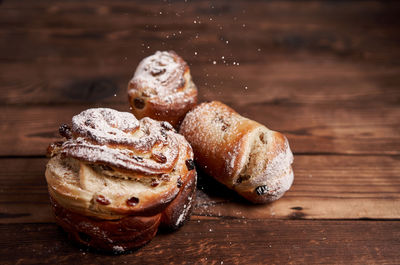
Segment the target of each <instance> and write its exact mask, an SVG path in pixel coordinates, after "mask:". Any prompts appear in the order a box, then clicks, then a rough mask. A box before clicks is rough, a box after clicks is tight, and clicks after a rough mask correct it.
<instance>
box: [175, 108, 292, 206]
mask: <svg viewBox="0 0 400 265" xmlns="http://www.w3.org/2000/svg"><path fill="white" fill-rule="evenodd" d="M180 133H181V134H182V135H183V136H185V138H186V139H187V140H188V141H189V143H190V144H191V145H192V148H193V151H194V154H195V159H196V163H197V165H198V166H199V167H201V168H202V169H203V170H204V171H205V172H206V173H208V174H209V175H211V176H213V177H214V178H215V179H216V180H218V181H219V182H221V183H222V184H224V185H226V186H227V187H228V188H230V189H233V190H235V191H236V192H237V193H239V194H240V195H242V196H243V197H245V198H246V199H248V200H250V201H252V202H254V203H265V202H270V201H274V200H277V199H279V198H280V197H281V196H282V195H283V194H284V193H285V192H286V191H287V190H288V189H289V188H290V186H291V185H292V182H293V171H292V167H291V164H292V162H293V154H292V152H291V151H290V147H289V143H288V141H287V139H286V137H285V136H284V135H283V134H281V133H279V132H275V131H271V130H269V129H268V128H267V127H265V126H263V125H261V124H259V123H257V122H255V121H252V120H249V119H247V118H245V117H242V116H240V115H239V114H238V113H237V112H235V111H234V110H233V109H231V108H229V107H228V106H226V105H224V104H222V103H221V102H218V101H213V102H210V103H202V104H200V105H199V106H197V107H196V108H194V109H193V110H192V111H190V112H189V113H188V114H187V115H186V117H185V119H184V120H183V122H182V125H181V127H180Z"/></svg>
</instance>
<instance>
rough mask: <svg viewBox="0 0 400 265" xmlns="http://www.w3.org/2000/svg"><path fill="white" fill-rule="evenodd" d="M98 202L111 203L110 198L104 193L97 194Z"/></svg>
mask: <svg viewBox="0 0 400 265" xmlns="http://www.w3.org/2000/svg"><path fill="white" fill-rule="evenodd" d="M96 202H98V203H99V204H102V205H109V204H110V203H111V202H110V200H109V199H107V198H106V197H104V196H103V195H99V196H97V198H96Z"/></svg>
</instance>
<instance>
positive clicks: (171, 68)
mask: <svg viewBox="0 0 400 265" xmlns="http://www.w3.org/2000/svg"><path fill="white" fill-rule="evenodd" d="M128 98H129V102H130V105H131V108H132V113H133V114H134V115H135V116H136V117H137V118H143V117H150V118H152V119H155V120H159V121H168V122H169V123H170V124H172V125H173V126H174V127H175V128H177V127H178V126H179V124H180V122H181V121H182V120H183V118H184V117H185V114H186V113H187V112H188V111H189V110H190V109H192V108H193V107H194V106H195V105H196V102H197V88H196V86H195V84H194V83H193V81H192V77H191V75H190V70H189V66H188V65H187V64H186V62H185V61H184V60H183V59H182V58H181V57H180V56H178V55H177V54H176V53H175V52H173V51H169V52H167V51H163V52H160V51H157V52H156V53H155V54H153V55H151V56H149V57H146V58H144V59H143V60H142V61H141V62H140V63H139V65H138V67H137V69H136V71H135V74H134V76H133V78H132V80H131V81H130V82H129V84H128Z"/></svg>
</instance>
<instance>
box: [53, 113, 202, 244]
mask: <svg viewBox="0 0 400 265" xmlns="http://www.w3.org/2000/svg"><path fill="white" fill-rule="evenodd" d="M60 134H61V135H62V136H64V137H65V141H64V142H61V143H57V144H53V145H51V147H50V148H49V149H48V150H49V156H50V157H51V159H50V161H49V162H48V164H47V166H46V180H47V183H48V189H49V193H50V198H51V201H52V206H53V209H54V212H55V216H56V221H57V223H58V224H59V225H60V226H61V227H63V228H64V229H65V230H66V231H67V232H68V233H70V235H71V238H73V239H74V240H75V241H77V242H78V243H80V244H83V245H85V246H89V247H92V248H95V249H100V250H104V251H107V252H110V251H111V252H123V251H127V250H131V249H133V248H136V247H139V246H141V245H143V244H145V243H147V242H148V241H150V240H151V239H152V238H153V237H154V235H155V234H156V232H157V230H158V227H159V226H160V225H161V226H163V227H168V228H170V229H176V228H178V227H180V226H181V225H182V224H183V223H184V222H185V220H186V219H188V218H189V216H190V213H191V209H192V205H193V201H194V195H195V189H196V171H195V170H194V169H189V168H188V167H187V165H186V163H187V161H192V159H193V152H192V149H191V147H190V145H189V143H188V142H187V141H186V140H185V138H184V137H183V136H181V135H179V134H177V133H176V132H175V131H174V130H173V129H172V127H171V125H169V124H168V123H166V122H158V121H155V120H152V119H150V118H143V119H141V120H137V119H136V118H135V116H134V115H132V114H131V113H127V112H118V111H115V110H112V109H106V108H98V109H89V110H86V111H83V112H82V113H80V114H79V115H76V116H74V117H73V119H72V126H71V127H70V126H68V125H62V126H61V127H60Z"/></svg>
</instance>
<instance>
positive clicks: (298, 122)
mask: <svg viewBox="0 0 400 265" xmlns="http://www.w3.org/2000/svg"><path fill="white" fill-rule="evenodd" d="M399 14H400V3H399V2H397V1H372V0H371V1H333V0H329V1H257V0H255V1H242V0H241V1H229V0H221V1H188V2H185V1H158V0H153V1H124V0H116V1H112V2H110V1H76V0H72V1H62V2H61V1H58V2H54V1H49V0H38V1H27V0H22V1H1V0H0V135H1V136H0V167H1V168H2V170H1V172H0V234H1V238H2V239H1V240H0V264H37V263H44V264H75V263H76V264H78V263H79V264H94V263H95V264H99V263H105V264H124V263H129V264H131V263H132V264H147V263H150V264H158V263H162V264H168V263H171V264H176V263H179V264H222V262H223V264H399V263H400V259H399V257H400V256H399V254H398V253H399V252H400V241H399V238H400V234H399V233H400V223H399V218H400V217H399V216H400V207H399V205H400V176H399V173H400V167H399V165H400V163H399V161H400V89H399V87H400V64H399V61H400V48H399V47H400V45H399V44H400V16H399ZM170 49H172V50H175V51H176V52H177V53H178V54H179V55H181V56H182V57H183V58H184V59H185V60H186V61H187V62H188V63H189V65H190V68H191V72H192V76H193V78H194V81H195V83H196V84H197V86H198V88H199V99H200V101H204V100H220V101H223V102H225V103H227V104H229V105H230V106H231V107H233V108H234V109H236V110H237V111H238V112H239V113H241V114H242V115H244V116H247V117H249V118H251V119H255V120H257V121H259V122H260V123H263V124H265V125H267V126H268V127H269V128H271V129H273V130H278V131H282V132H283V133H285V135H286V136H288V138H289V141H290V144H291V148H292V150H293V151H294V153H295V162H294V172H295V182H294V184H293V187H292V188H291V190H290V191H289V192H288V193H287V194H286V195H285V196H284V197H283V198H282V199H280V200H278V201H277V202H275V203H272V204H269V205H261V206H260V205H259V206H254V205H250V204H248V203H247V202H245V201H244V200H243V199H241V198H239V197H238V196H237V195H236V194H235V193H234V192H232V191H230V190H228V189H226V188H225V187H223V186H222V185H220V184H218V183H217V182H215V181H214V180H212V179H211V178H209V177H208V176H206V175H204V174H202V173H201V172H200V174H199V183H198V191H197V195H198V196H197V197H198V199H197V203H196V207H195V209H194V214H193V216H192V219H191V221H190V222H188V223H187V224H186V225H185V226H184V227H183V228H182V229H181V230H179V231H177V232H176V233H172V234H160V235H157V237H156V238H155V239H154V240H153V241H152V242H151V243H150V244H148V245H147V246H145V247H144V248H142V249H140V250H138V251H136V252H134V253H132V254H128V255H122V256H119V257H116V256H105V255H101V254H98V253H93V252H87V251H82V250H81V251H80V250H79V248H77V247H75V246H73V245H71V244H70V243H69V241H68V240H67V238H66V237H65V235H64V233H63V232H62V231H61V229H59V228H57V226H56V225H55V224H54V223H53V218H52V213H51V211H50V207H49V201H48V194H47V189H46V183H45V179H44V170H45V164H46V161H47V159H45V158H44V153H45V149H46V147H47V145H48V144H49V143H50V142H52V141H54V140H56V139H58V135H57V130H58V126H59V125H60V124H61V123H68V122H70V120H71V117H72V116H73V115H75V114H77V113H79V112H80V111H82V110H84V109H86V108H89V107H111V108H115V109H118V110H125V111H128V110H129V105H128V101H127V96H126V85H127V82H128V80H129V79H130V78H131V76H132V75H133V72H134V69H135V67H136V66H137V64H138V63H139V61H140V60H141V59H142V58H143V57H145V56H147V55H149V54H152V53H154V52H155V51H156V50H170ZM214 62H215V63H214ZM293 219H295V220H293ZM323 219H324V220H323ZM327 219H330V220H327ZM332 219H334V220H332ZM371 219H373V220H371ZM177 250H178V251H177Z"/></svg>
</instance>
